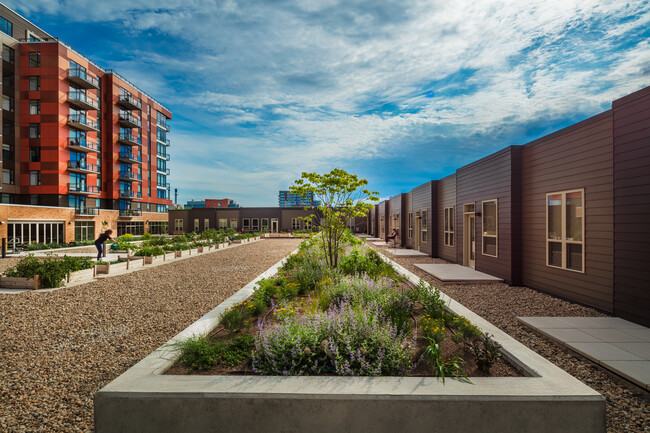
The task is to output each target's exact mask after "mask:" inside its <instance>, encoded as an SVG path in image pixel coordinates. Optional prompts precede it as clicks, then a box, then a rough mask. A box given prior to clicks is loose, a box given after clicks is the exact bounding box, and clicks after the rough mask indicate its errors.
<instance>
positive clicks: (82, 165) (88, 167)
mask: <svg viewBox="0 0 650 433" xmlns="http://www.w3.org/2000/svg"><path fill="white" fill-rule="evenodd" d="M68 169H73V170H74V169H77V170H85V171H92V172H93V173H99V167H97V166H96V165H95V164H90V163H88V162H86V161H84V160H79V161H68Z"/></svg>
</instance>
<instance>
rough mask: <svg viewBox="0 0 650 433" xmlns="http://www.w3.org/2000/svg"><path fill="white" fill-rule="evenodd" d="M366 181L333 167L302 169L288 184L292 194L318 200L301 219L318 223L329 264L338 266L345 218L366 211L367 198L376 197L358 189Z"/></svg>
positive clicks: (364, 213)
mask: <svg viewBox="0 0 650 433" xmlns="http://www.w3.org/2000/svg"><path fill="white" fill-rule="evenodd" d="M367 184H368V181H367V180H366V179H359V177H358V176H357V175H356V174H349V173H348V172H346V171H345V170H341V169H338V168H335V169H334V170H332V171H331V172H329V173H326V174H318V173H306V172H303V173H302V176H301V178H300V179H298V180H296V181H295V182H294V183H293V185H292V186H290V187H289V191H290V192H291V193H293V194H297V195H299V196H300V197H302V198H312V197H313V199H314V200H318V201H320V205H319V206H318V207H317V208H316V209H317V210H318V212H316V213H314V214H312V215H310V216H308V217H306V218H305V219H308V220H310V221H311V223H312V225H313V224H318V226H319V227H320V230H321V233H322V236H323V250H324V252H325V259H326V261H327V264H328V265H329V266H330V267H332V268H335V267H337V266H338V262H339V254H340V252H341V248H342V240H343V235H344V233H345V228H346V222H347V221H348V220H349V219H350V218H354V217H358V216H366V215H368V212H370V210H371V209H372V204H371V203H370V202H373V201H379V193H378V192H377V191H372V192H371V191H370V190H367V189H361V188H362V187H364V186H366V185H367Z"/></svg>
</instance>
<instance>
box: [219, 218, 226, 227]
mask: <svg viewBox="0 0 650 433" xmlns="http://www.w3.org/2000/svg"><path fill="white" fill-rule="evenodd" d="M227 228H228V218H219V230H222V229H227Z"/></svg>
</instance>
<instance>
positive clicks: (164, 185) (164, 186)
mask: <svg viewBox="0 0 650 433" xmlns="http://www.w3.org/2000/svg"><path fill="white" fill-rule="evenodd" d="M156 188H158V189H170V188H171V185H170V184H168V183H166V184H163V185H160V184H158V185H157V186H156Z"/></svg>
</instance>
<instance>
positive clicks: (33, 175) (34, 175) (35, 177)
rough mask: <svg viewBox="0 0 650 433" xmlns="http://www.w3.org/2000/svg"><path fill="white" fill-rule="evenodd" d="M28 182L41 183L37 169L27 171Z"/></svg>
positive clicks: (31, 183) (32, 183)
mask: <svg viewBox="0 0 650 433" xmlns="http://www.w3.org/2000/svg"><path fill="white" fill-rule="evenodd" d="M29 184H30V185H31V186H33V185H40V184H41V172H40V171H38V170H31V171H30V172H29Z"/></svg>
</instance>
